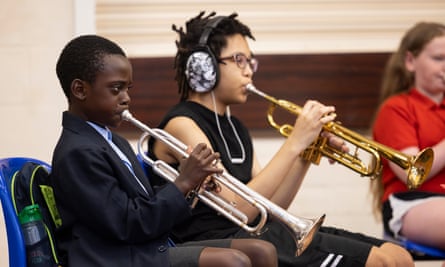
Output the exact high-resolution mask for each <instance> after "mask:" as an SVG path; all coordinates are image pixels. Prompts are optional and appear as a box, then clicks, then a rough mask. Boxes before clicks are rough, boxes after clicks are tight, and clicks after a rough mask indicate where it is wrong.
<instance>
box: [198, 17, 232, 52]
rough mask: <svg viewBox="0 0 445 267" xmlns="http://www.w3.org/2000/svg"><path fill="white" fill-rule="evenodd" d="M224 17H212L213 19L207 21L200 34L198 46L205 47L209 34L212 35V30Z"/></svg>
mask: <svg viewBox="0 0 445 267" xmlns="http://www.w3.org/2000/svg"><path fill="white" fill-rule="evenodd" d="M225 18H226V16H218V17H214V18H213V19H211V20H209V21H208V22H207V23H206V25H205V26H204V30H203V32H202V34H201V37H200V38H199V43H198V45H199V46H206V45H207V40H208V39H209V36H210V34H211V33H212V31H213V29H215V28H216V26H218V24H219V23H220V22H221V20H223V19H225Z"/></svg>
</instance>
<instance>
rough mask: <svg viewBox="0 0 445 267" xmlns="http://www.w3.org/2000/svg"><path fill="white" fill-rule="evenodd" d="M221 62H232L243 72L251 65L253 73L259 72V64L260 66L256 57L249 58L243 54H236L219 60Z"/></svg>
mask: <svg viewBox="0 0 445 267" xmlns="http://www.w3.org/2000/svg"><path fill="white" fill-rule="evenodd" d="M219 60H221V61H224V60H232V61H233V62H235V63H236V65H237V66H238V68H240V69H242V70H244V69H245V68H246V67H247V65H249V67H250V69H251V70H252V72H256V71H257V70H258V64H259V62H258V59H256V58H254V57H251V58H248V57H247V56H246V55H244V54H243V53H234V54H233V55H231V56H228V57H221V58H219Z"/></svg>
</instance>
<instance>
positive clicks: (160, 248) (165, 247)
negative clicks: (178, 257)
mask: <svg viewBox="0 0 445 267" xmlns="http://www.w3.org/2000/svg"><path fill="white" fill-rule="evenodd" d="M167 249H168V247H167V246H164V245H162V246H159V247H158V251H159V252H166V251H167Z"/></svg>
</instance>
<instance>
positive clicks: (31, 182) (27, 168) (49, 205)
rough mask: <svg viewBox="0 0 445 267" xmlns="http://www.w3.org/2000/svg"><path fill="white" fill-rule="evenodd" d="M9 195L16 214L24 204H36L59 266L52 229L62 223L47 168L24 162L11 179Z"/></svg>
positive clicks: (55, 261) (54, 258) (55, 260)
mask: <svg viewBox="0 0 445 267" xmlns="http://www.w3.org/2000/svg"><path fill="white" fill-rule="evenodd" d="M11 195H12V202H13V204H14V209H15V212H16V214H17V215H18V214H19V213H20V211H22V210H23V209H24V208H25V207H26V206H29V205H34V204H38V205H39V207H40V212H41V213H42V219H43V223H44V224H45V228H46V232H47V234H48V238H49V241H50V245H51V252H52V256H53V260H54V263H55V266H60V261H59V258H58V255H57V249H56V248H57V246H56V241H55V238H54V231H55V229H56V228H59V227H60V226H61V225H62V219H61V218H60V215H59V212H58V210H57V207H56V201H55V198H54V194H53V189H52V187H51V186H50V184H49V173H48V171H47V169H46V168H45V167H44V166H42V165H40V164H38V163H35V162H26V163H25V164H23V166H22V168H21V169H20V170H18V171H16V172H15V173H14V175H13V176H12V179H11Z"/></svg>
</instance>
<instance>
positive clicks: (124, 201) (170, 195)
mask: <svg viewBox="0 0 445 267" xmlns="http://www.w3.org/2000/svg"><path fill="white" fill-rule="evenodd" d="M62 125H63V131H62V134H61V136H60V139H59V141H58V143H57V145H56V148H55V150H54V154H53V160H52V171H51V175H50V176H51V182H52V184H53V187H54V193H55V197H56V203H57V206H58V208H59V212H60V215H61V217H62V222H63V225H62V227H61V228H60V229H58V230H57V231H56V239H57V241H58V248H59V250H60V253H61V256H62V259H63V261H64V262H65V264H66V265H68V266H69V267H88V266H94V267H98V266H106V267H112V266H119V267H123V266H126V267H127V266H128V267H129V266H134V267H147V266H169V263H168V253H167V237H168V234H169V232H170V230H171V229H172V227H173V226H174V225H175V224H177V223H179V222H181V221H183V220H184V219H186V218H188V217H189V216H190V209H189V206H188V204H187V202H186V201H185V199H184V196H183V195H182V193H181V192H180V191H179V190H178V189H177V188H176V186H174V185H173V184H171V183H169V184H168V185H167V186H165V187H162V188H161V189H160V190H159V191H157V192H155V191H154V190H153V188H152V186H151V185H150V183H149V180H148V178H147V177H146V176H145V174H144V171H143V170H142V168H141V166H140V164H139V162H138V160H137V158H136V155H135V153H134V152H133V149H132V147H131V146H130V144H129V143H128V142H127V141H126V140H125V139H124V138H122V137H120V136H118V135H116V134H113V143H115V144H116V145H117V146H118V147H119V148H120V149H121V150H122V152H123V153H124V154H125V155H126V156H127V157H128V159H129V160H130V162H131V164H132V166H133V169H134V172H135V174H136V175H137V177H138V178H139V179H140V180H141V182H142V183H143V184H144V186H145V188H146V189H147V191H148V192H149V195H147V194H146V193H145V192H144V190H143V189H142V188H141V187H140V185H139V184H138V183H137V181H136V180H135V178H134V177H133V176H132V174H131V172H130V171H129V170H128V168H127V167H126V166H125V164H124V163H123V162H122V161H121V159H120V158H119V156H118V155H117V154H116V153H115V152H114V150H113V149H112V148H111V146H110V145H109V144H108V143H107V141H106V140H105V139H104V138H103V137H102V136H101V135H100V134H99V133H98V132H97V131H96V130H95V129H94V128H92V127H91V126H90V125H88V123H86V122H85V121H84V120H82V119H80V118H78V117H76V116H74V115H72V114H70V113H68V112H64V114H63V122H62Z"/></svg>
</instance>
